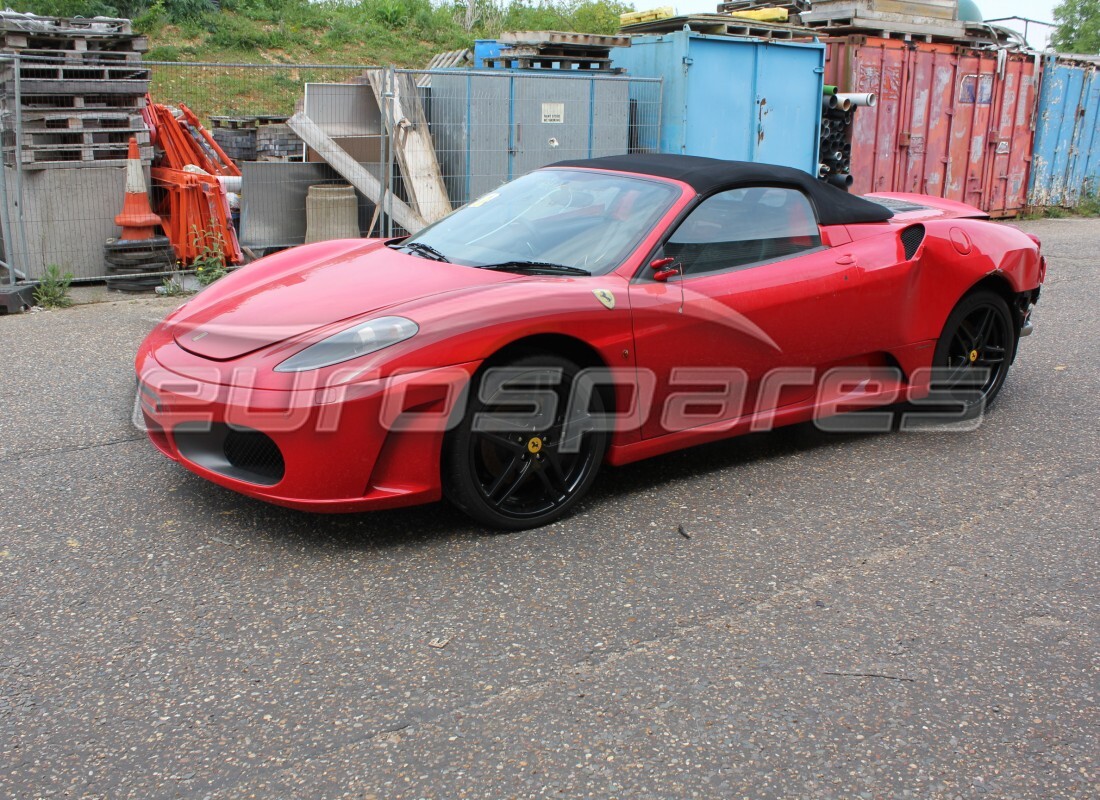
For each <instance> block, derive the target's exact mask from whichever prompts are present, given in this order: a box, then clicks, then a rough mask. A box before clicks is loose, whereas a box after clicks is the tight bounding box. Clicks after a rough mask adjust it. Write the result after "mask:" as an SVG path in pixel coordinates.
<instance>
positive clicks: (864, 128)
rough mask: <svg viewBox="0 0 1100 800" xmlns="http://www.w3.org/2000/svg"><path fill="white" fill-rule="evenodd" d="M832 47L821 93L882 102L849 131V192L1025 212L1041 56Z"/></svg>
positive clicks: (914, 45) (933, 47) (908, 46)
mask: <svg viewBox="0 0 1100 800" xmlns="http://www.w3.org/2000/svg"><path fill="white" fill-rule="evenodd" d="M826 44H827V45H828V48H827V55H826V63H825V83H827V84H833V85H836V86H838V87H839V91H841V92H874V93H875V94H877V95H878V105H877V106H875V107H874V108H869V107H864V108H859V109H857V110H856V113H855V118H854V121H853V124H852V177H853V179H854V184H853V186H852V191H853V192H855V193H857V194H865V193H867V192H919V193H921V194H929V195H934V196H936V197H945V198H948V199H950V200H959V201H961V202H964V203H969V204H970V205H974V206H977V207H978V208H980V209H982V210H983V211H986V212H988V213H989V214H991V215H992V216H995V217H1011V216H1015V215H1016V214H1018V213H1019V212H1020V211H1022V210H1023V209H1024V208H1025V207H1026V206H1027V188H1028V171H1029V168H1030V163H1031V144H1032V136H1033V134H1034V130H1035V114H1036V94H1037V88H1038V82H1039V70H1040V64H1039V60H1038V59H1037V58H1036V57H1035V56H1033V55H1029V54H1026V53H1010V52H1007V51H1003V50H1002V51H988V50H974V49H972V48H968V47H960V46H958V45H951V44H932V43H924V42H906V41H902V40H899V39H881V38H876V37H869V36H848V37H845V38H838V39H828V40H826Z"/></svg>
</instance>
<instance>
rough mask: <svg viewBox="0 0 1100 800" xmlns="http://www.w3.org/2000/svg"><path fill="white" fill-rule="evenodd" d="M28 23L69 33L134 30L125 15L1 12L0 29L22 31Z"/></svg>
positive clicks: (124, 31)
mask: <svg viewBox="0 0 1100 800" xmlns="http://www.w3.org/2000/svg"><path fill="white" fill-rule="evenodd" d="M28 23H33V24H34V25H35V26H37V27H39V28H43V29H46V30H50V31H57V32H64V33H69V34H86V33H112V34H118V33H130V32H131V31H132V30H133V28H132V26H131V23H130V20H129V19H126V18H125V17H75V18H69V17H41V16H38V15H36V14H19V13H15V12H0V31H21V30H24V29H25V28H26V27H27V24H28ZM46 26H49V27H48V28H47V27H46Z"/></svg>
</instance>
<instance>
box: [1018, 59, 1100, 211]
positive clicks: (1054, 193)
mask: <svg viewBox="0 0 1100 800" xmlns="http://www.w3.org/2000/svg"><path fill="white" fill-rule="evenodd" d="M1098 114H1100V75H1098V74H1097V70H1096V66H1095V65H1093V64H1082V63H1072V62H1068V61H1062V60H1060V59H1058V58H1057V57H1051V56H1048V57H1047V58H1046V59H1045V61H1044V64H1043V86H1042V90H1041V92H1040V93H1039V113H1038V115H1037V116H1038V121H1037V123H1036V129H1035V145H1034V147H1033V152H1032V158H1031V184H1030V189H1029V191H1028V202H1029V203H1030V204H1031V205H1033V206H1074V205H1077V204H1078V203H1079V202H1080V201H1081V197H1082V195H1089V194H1093V195H1094V194H1096V193H1097V191H1098V189H1100V117H1098Z"/></svg>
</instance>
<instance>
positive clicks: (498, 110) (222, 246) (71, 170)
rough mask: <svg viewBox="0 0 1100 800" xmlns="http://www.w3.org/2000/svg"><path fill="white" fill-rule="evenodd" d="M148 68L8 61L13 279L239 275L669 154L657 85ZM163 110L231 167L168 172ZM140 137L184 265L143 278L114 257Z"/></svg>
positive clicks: (126, 62)
mask: <svg viewBox="0 0 1100 800" xmlns="http://www.w3.org/2000/svg"><path fill="white" fill-rule="evenodd" d="M133 55H134V54H129V53H120V54H115V55H113V56H111V57H110V58H103V57H102V54H99V56H97V57H95V58H91V57H86V56H84V57H80V58H73V57H71V56H70V55H66V57H65V58H51V57H49V56H43V57H36V58H30V59H29V58H27V57H25V56H19V55H16V56H11V57H4V58H2V59H0V81H2V83H0V87H2V93H0V144H2V151H3V163H4V167H3V170H0V197H3V198H5V199H6V202H4V203H2V204H0V205H2V209H0V212H2V213H0V233H2V239H3V261H2V267H3V268H2V269H0V278H3V279H6V280H9V281H11V282H16V281H19V280H35V279H37V278H39V277H41V276H42V274H43V273H44V272H45V270H46V269H47V267H49V266H50V265H56V266H57V267H58V268H59V269H60V270H61V271H63V272H71V273H72V274H73V275H74V276H75V279H76V280H77V281H99V280H107V281H108V283H109V284H110V283H111V282H112V281H113V282H115V283H116V284H117V285H118V287H119V288H127V289H138V288H151V287H153V286H156V285H158V284H159V283H160V282H161V280H162V278H163V276H164V275H165V274H166V273H170V272H175V271H179V270H183V271H186V270H188V269H190V268H193V267H194V266H195V265H196V263H199V262H203V263H205V261H206V260H208V259H209V257H210V256H211V255H212V254H213V255H218V256H222V257H224V258H225V260H228V261H229V262H230V263H231V264H232V263H240V262H243V261H247V260H249V259H250V258H253V257H258V256H262V255H264V254H265V253H270V252H273V251H277V250H280V249H284V248H287V247H292V246H295V245H299V244H303V243H306V242H312V241H320V240H323V239H331V238H352V237H368V236H396V235H402V234H404V233H406V232H414V231H416V230H419V229H420V228H422V227H424V226H425V225H428V224H431V223H432V222H434V221H435V220H437V219H440V218H441V217H443V216H444V215H446V214H447V213H449V212H450V211H451V210H453V209H455V208H458V207H459V206H461V205H463V204H465V203H468V202H470V201H472V200H475V199H476V198H478V197H480V196H482V195H484V194H486V193H487V192H491V191H492V190H493V189H494V188H495V187H497V186H499V185H500V184H501V183H503V182H505V181H508V180H510V179H512V178H515V177H518V176H519V175H522V174H524V173H526V172H528V171H530V170H532V169H535V168H537V167H540V166H543V165H545V164H548V163H552V162H555V161H560V160H566V159H580V158H589V157H598V156H602V155H618V154H622V153H628V152H656V151H657V148H658V140H659V130H660V114H661V83H660V81H658V80H652V79H639V78H632V77H624V76H618V75H613V74H607V73H596V72H592V73H585V72H581V71H579V70H569V71H558V70H522V71H521V70H499V71H482V70H477V71H475V70H465V69H455V70H404V69H395V68H392V67H385V68H383V67H371V66H363V65H284V64H268V65H245V64H195V63H174V62H171V63H167V62H148V61H141V60H140V59H139V58H134V57H133ZM149 103H152V104H155V105H154V106H153V108H156V107H157V106H158V105H159V104H163V105H165V106H168V107H170V108H171V109H172V111H173V113H174V114H175V116H176V117H178V118H179V120H180V125H181V127H182V128H183V129H185V130H186V131H188V132H189V133H190V134H191V135H192V136H193V138H194V139H195V140H196V141H197V142H198V149H199V151H200V152H202V153H208V154H210V155H211V156H213V155H215V154H218V158H217V159H214V160H215V161H216V162H217V163H219V164H220V163H221V157H224V160H225V162H226V163H229V164H232V166H233V169H232V170H228V169H227V170H225V171H224V172H223V173H222V174H219V175H214V176H213V177H203V176H201V175H198V174H197V173H198V172H200V170H195V169H194V168H193V167H192V165H179V164H175V165H173V166H175V167H177V169H169V168H167V161H168V159H167V158H166V154H165V152H164V149H165V147H166V146H167V145H166V144H165V141H166V139H167V137H166V136H165V135H163V133H162V134H161V135H159V136H158V135H157V133H156V132H155V131H151V130H150V127H151V125H152V126H154V127H160V126H157V123H156V119H158V117H156V115H154V114H151V113H150V111H151V108H150V106H149V105H148V104H149ZM185 109H186V110H187V111H189V112H190V114H193V116H185V115H184V110H185ZM159 119H161V120H163V119H164V118H163V117H160V118H159ZM200 126H201V127H200ZM203 131H205V133H203ZM131 136H133V137H136V139H137V141H138V144H139V156H140V158H141V162H142V167H143V171H144V177H145V182H146V186H147V187H148V197H149V199H150V202H151V206H152V210H153V211H154V212H155V213H157V214H159V215H160V216H161V218H162V223H163V227H164V231H165V232H166V233H167V234H168V237H169V239H171V240H172V256H173V258H170V259H169V260H168V261H167V262H165V263H164V264H163V265H161V266H160V267H158V268H156V269H152V268H150V269H148V270H145V271H142V270H140V269H138V267H137V266H136V264H137V263H138V262H134V263H131V262H133V261H134V259H137V258H138V256H136V255H135V254H133V253H129V254H124V257H121V261H120V257H119V256H118V252H117V249H118V248H117V245H108V243H109V242H112V241H114V240H115V239H116V238H117V237H118V236H119V235H120V228H119V226H118V225H117V224H116V223H115V217H116V215H117V214H118V213H119V211H120V209H121V208H122V206H123V198H124V196H125V188H126V169H127V155H128V153H127V147H128V142H129V139H130V137H131ZM154 145H156V146H155V147H154ZM181 166H182V169H179V168H178V167H181ZM187 171H190V172H191V174H192V176H193V177H192V178H187V179H185V178H184V177H183V176H181V173H182V172H187ZM234 173H235V174H234ZM185 184H186V186H184V185H185ZM191 184H196V186H192V185H191ZM198 185H201V186H198ZM197 186H198V188H196V187H197ZM188 189H190V190H191V191H190V194H189V193H188ZM204 205H206V206H208V208H206V209H205V210H204V209H203V208H200V206H204ZM210 208H216V210H217V212H218V213H217V214H213V213H212V212H209V209H210ZM222 216H224V218H225V220H226V225H227V226H229V225H231V226H232V229H231V231H230V232H229V237H225V236H221V235H220V234H219V236H218V237H216V238H213V239H212V238H211V237H210V232H209V231H208V230H205V229H204V225H205V224H206V223H205V222H204V221H205V220H209V219H215V218H219V219H220V218H221V217H222ZM230 237H231V238H232V239H233V240H234V241H233V242H229V241H228V240H227V239H228V238H230ZM211 242H213V243H214V244H213V246H211ZM237 242H239V253H240V256H239V257H238V256H236V255H235V252H236V250H235V249H234V248H235V246H236V244H237ZM112 247H114V252H113V251H112ZM138 261H140V259H138Z"/></svg>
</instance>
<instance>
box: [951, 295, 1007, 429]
mask: <svg viewBox="0 0 1100 800" xmlns="http://www.w3.org/2000/svg"><path fill="white" fill-rule="evenodd" d="M1017 338H1018V336H1017V331H1016V330H1015V327H1014V326H1013V321H1012V312H1011V311H1010V310H1009V308H1008V303H1006V302H1005V301H1004V298H1002V297H1001V296H1000V295H998V294H996V293H995V292H991V291H986V290H979V291H976V292H974V293H972V294H969V295H967V296H966V297H964V298H963V299H962V300H961V301H959V304H958V305H957V306H955V309H954V310H953V311H952V312H951V315H950V316H949V317H948V318H947V323H946V324H945V325H944V329H943V333H942V334H941V335H940V339H939V341H938V342H937V343H936V354H935V357H934V362H933V366H935V367H936V368H937V372H936V374H935V375H934V376H933V388H934V390H935V391H936V392H937V394H938V395H940V396H942V397H944V399H946V400H951V401H953V402H956V403H959V404H961V405H962V407H963V408H964V410H965V411H966V412H969V413H968V414H967V416H969V415H970V414H973V413H981V412H982V411H983V410H984V409H985V408H987V407H988V406H989V405H990V404H991V403H992V402H993V400H994V399H995V398H996V397H997V394H998V393H999V392H1000V391H1001V387H1002V386H1003V385H1004V382H1005V377H1006V376H1007V375H1008V368H1009V366H1010V365H1011V364H1012V359H1013V358H1014V357H1015V355H1016V342H1017Z"/></svg>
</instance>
